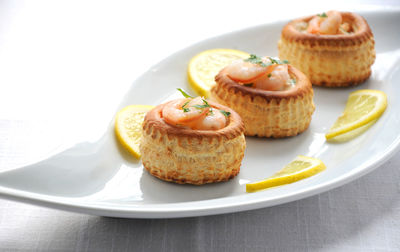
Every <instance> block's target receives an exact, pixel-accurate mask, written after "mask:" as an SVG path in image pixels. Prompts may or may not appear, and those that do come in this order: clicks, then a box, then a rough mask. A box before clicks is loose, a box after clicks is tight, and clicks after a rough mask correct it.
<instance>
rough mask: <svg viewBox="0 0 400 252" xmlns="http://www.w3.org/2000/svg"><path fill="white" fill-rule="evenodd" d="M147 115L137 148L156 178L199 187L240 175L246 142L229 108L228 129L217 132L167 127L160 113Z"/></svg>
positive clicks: (153, 110) (220, 106) (158, 109)
mask: <svg viewBox="0 0 400 252" xmlns="http://www.w3.org/2000/svg"><path fill="white" fill-rule="evenodd" d="M169 103H170V102H167V103H165V104H161V105H158V106H157V107H155V108H154V109H152V110H151V111H149V112H148V113H147V114H146V116H145V119H144V122H143V136H142V140H141V144H140V152H141V154H142V163H143V166H144V167H145V168H146V170H148V171H149V172H150V174H152V175H154V176H155V177H157V178H159V179H162V180H166V181H171V182H175V183H179V184H185V183H187V184H194V185H201V184H205V183H214V182H220V181H226V180H229V179H231V178H233V177H235V176H236V175H237V174H238V173H239V171H240V165H241V161H242V159H243V156H244V150H245V148H246V142H245V139H244V134H243V133H244V125H243V122H242V120H241V118H240V116H239V115H238V114H237V113H236V112H235V111H233V110H231V109H230V108H227V107H225V106H222V105H220V104H216V103H213V102H209V104H210V105H211V106H212V107H214V108H216V109H222V110H225V111H228V112H230V113H231V114H230V116H229V120H228V123H227V126H226V127H224V128H222V129H219V130H192V129H188V128H179V127H175V126H172V125H169V124H167V123H166V122H165V121H164V119H163V118H162V109H163V108H164V106H168V104H169Z"/></svg>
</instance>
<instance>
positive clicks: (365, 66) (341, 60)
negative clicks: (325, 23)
mask: <svg viewBox="0 0 400 252" xmlns="http://www.w3.org/2000/svg"><path fill="white" fill-rule="evenodd" d="M341 14H342V19H343V22H348V23H349V24H350V25H351V26H352V27H353V30H354V32H352V33H350V34H346V35H344V34H337V35H319V34H310V33H307V32H301V31H300V30H298V29H296V25H297V24H298V23H300V22H308V21H309V20H311V19H312V18H313V17H314V16H309V17H305V18H301V19H297V20H294V21H291V22H289V23H288V24H287V25H286V26H285V27H284V28H283V30H282V34H281V39H280V40H279V42H278V49H279V57H280V58H281V59H287V60H289V61H290V63H291V64H292V65H293V66H295V67H296V68H298V69H299V70H300V71H302V72H303V73H304V74H305V75H306V76H307V77H308V78H309V79H310V81H311V83H313V84H315V85H318V86H326V87H346V86H352V85H357V84H359V83H362V82H364V81H365V80H367V79H368V78H369V76H370V75H371V65H372V64H373V63H374V61H375V49H374V45H375V41H374V37H373V34H372V32H371V29H370V27H369V25H368V23H367V22H366V21H365V19H364V18H363V17H361V16H359V15H357V14H355V13H350V12H341Z"/></svg>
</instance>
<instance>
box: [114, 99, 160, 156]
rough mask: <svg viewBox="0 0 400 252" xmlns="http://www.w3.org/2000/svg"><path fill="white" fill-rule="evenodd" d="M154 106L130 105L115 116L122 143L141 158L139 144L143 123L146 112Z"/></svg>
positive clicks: (118, 134) (117, 132) (116, 128)
mask: <svg viewBox="0 0 400 252" xmlns="http://www.w3.org/2000/svg"><path fill="white" fill-rule="evenodd" d="M152 108H154V106H149V105H129V106H127V107H125V108H123V109H121V110H120V111H119V112H118V113H117V115H116V116H115V134H116V135H117V139H118V141H119V142H120V143H121V145H122V146H123V147H124V148H125V149H127V150H128V151H129V152H130V153H131V154H132V155H133V156H135V157H136V158H140V151H139V144H140V138H141V137H142V123H143V119H144V116H145V115H146V113H147V112H148V111H149V110H151V109H152Z"/></svg>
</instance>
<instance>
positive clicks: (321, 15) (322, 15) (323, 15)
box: [317, 12, 328, 18]
mask: <svg viewBox="0 0 400 252" xmlns="http://www.w3.org/2000/svg"><path fill="white" fill-rule="evenodd" d="M317 16H318V17H322V18H326V17H328V15H326V13H325V12H322V14H317Z"/></svg>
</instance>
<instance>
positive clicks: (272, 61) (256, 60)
mask: <svg viewBox="0 0 400 252" xmlns="http://www.w3.org/2000/svg"><path fill="white" fill-rule="evenodd" d="M268 59H269V60H270V62H268V63H265V62H264V61H263V59H262V58H261V57H259V56H257V55H255V54H250V57H249V58H247V59H245V60H244V61H246V62H250V63H252V64H255V65H259V66H262V67H268V66H271V65H274V64H277V65H282V64H289V61H288V60H282V61H281V60H279V59H277V58H273V57H268Z"/></svg>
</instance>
